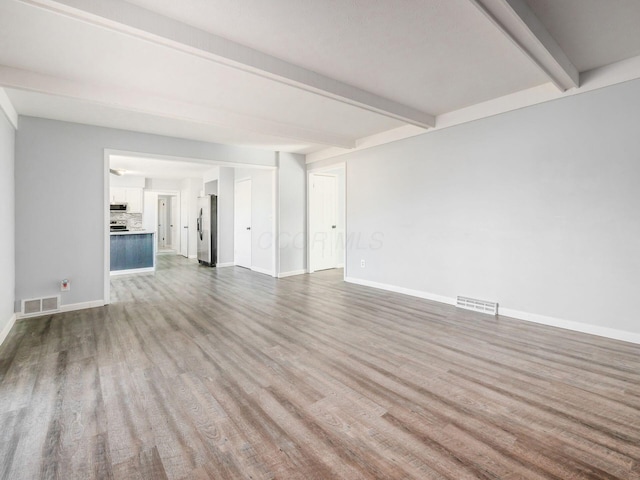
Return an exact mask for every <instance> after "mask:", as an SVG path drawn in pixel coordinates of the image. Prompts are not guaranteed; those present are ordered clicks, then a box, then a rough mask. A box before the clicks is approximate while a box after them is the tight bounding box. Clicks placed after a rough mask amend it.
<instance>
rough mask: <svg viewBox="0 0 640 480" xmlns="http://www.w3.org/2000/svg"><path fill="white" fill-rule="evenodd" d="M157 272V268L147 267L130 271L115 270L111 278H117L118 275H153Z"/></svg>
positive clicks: (111, 273) (110, 273)
mask: <svg viewBox="0 0 640 480" xmlns="http://www.w3.org/2000/svg"><path fill="white" fill-rule="evenodd" d="M155 271H156V268H155V267H145V268H130V269H129V270H113V271H111V272H109V275H110V276H111V277H117V276H118V275H130V274H131V275H132V274H134V273H153V272H155Z"/></svg>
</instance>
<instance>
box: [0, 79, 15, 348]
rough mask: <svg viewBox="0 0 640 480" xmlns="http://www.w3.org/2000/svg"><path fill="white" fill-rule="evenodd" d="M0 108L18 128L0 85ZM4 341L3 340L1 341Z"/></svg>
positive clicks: (13, 110)
mask: <svg viewBox="0 0 640 480" xmlns="http://www.w3.org/2000/svg"><path fill="white" fill-rule="evenodd" d="M0 110H1V111H2V112H3V113H4V114H5V116H6V117H7V120H9V123H11V125H13V128H15V129H16V130H17V129H18V112H16V109H15V108H14V107H13V103H11V99H10V98H9V95H7V92H5V91H4V88H2V87H0ZM0 343H2V342H0Z"/></svg>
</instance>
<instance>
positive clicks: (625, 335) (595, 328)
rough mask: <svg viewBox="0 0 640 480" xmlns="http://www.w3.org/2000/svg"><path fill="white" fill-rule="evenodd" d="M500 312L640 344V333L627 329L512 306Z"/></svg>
mask: <svg viewBox="0 0 640 480" xmlns="http://www.w3.org/2000/svg"><path fill="white" fill-rule="evenodd" d="M498 313H499V314H500V316H504V317H512V318H517V319H519V320H524V321H527V322H532V323H539V324H542V325H549V326H551V327H558V328H563V329H565V330H573V331H574V332H582V333H589V334H591V335H597V336H599V337H606V338H612V339H614V340H622V341H623V342H630V343H638V344H640V333H634V332H627V331H625V330H617V329H615V328H608V327H601V326H599V325H591V324H588V323H581V322H575V321H573V320H564V319H562V318H554V317H548V316H546V315H538V314H537V313H529V312H522V311H520V310H512V309H510V308H502V307H500V310H499V311H498Z"/></svg>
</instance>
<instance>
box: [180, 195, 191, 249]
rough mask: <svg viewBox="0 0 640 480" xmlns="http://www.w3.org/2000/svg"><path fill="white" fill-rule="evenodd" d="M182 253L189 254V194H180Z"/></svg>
mask: <svg viewBox="0 0 640 480" xmlns="http://www.w3.org/2000/svg"><path fill="white" fill-rule="evenodd" d="M180 255H182V256H183V257H188V256H189V202H188V201H187V196H186V195H185V194H182V195H181V196H180Z"/></svg>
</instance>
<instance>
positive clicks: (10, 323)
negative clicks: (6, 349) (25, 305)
mask: <svg viewBox="0 0 640 480" xmlns="http://www.w3.org/2000/svg"><path fill="white" fill-rule="evenodd" d="M17 318H18V316H17V315H16V314H15V313H14V314H13V315H11V318H9V321H8V322H7V324H6V325H5V326H4V328H3V329H2V331H1V332H0V345H2V344H3V343H4V341H5V340H6V339H7V336H8V335H9V332H11V329H12V328H13V325H14V324H15V323H16V320H17Z"/></svg>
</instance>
